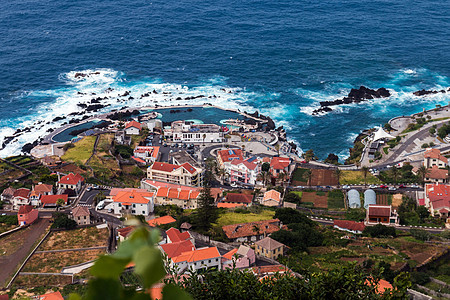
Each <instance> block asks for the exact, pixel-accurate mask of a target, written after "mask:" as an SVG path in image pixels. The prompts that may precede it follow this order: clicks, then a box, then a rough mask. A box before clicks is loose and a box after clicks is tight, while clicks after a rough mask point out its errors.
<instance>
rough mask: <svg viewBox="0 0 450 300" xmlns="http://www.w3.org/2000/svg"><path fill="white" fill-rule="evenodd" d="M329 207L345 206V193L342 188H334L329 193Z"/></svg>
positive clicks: (338, 207)
mask: <svg viewBox="0 0 450 300" xmlns="http://www.w3.org/2000/svg"><path fill="white" fill-rule="evenodd" d="M327 200H328V208H329V209H340V208H345V204H344V194H343V193H342V191H341V190H333V191H330V192H329V193H328V199H327Z"/></svg>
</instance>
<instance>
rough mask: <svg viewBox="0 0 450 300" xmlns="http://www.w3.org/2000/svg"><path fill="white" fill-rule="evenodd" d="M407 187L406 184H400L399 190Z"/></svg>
mask: <svg viewBox="0 0 450 300" xmlns="http://www.w3.org/2000/svg"><path fill="white" fill-rule="evenodd" d="M405 187H406V186H405V185H404V184H400V185H399V186H398V188H399V189H404V188H405Z"/></svg>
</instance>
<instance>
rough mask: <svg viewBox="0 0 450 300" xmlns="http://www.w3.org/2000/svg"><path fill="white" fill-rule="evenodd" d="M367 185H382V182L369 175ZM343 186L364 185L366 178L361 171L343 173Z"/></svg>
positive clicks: (341, 180)
mask: <svg viewBox="0 0 450 300" xmlns="http://www.w3.org/2000/svg"><path fill="white" fill-rule="evenodd" d="M366 179H367V184H380V183H381V180H380V179H378V178H377V177H375V176H373V175H372V174H370V172H369V173H368V174H367V178H366ZM340 183H341V184H364V177H363V173H362V172H361V171H342V173H341V179H340Z"/></svg>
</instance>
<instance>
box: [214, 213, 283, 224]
mask: <svg viewBox="0 0 450 300" xmlns="http://www.w3.org/2000/svg"><path fill="white" fill-rule="evenodd" d="M274 215H275V212H274V211H270V210H263V211H262V212H261V213H259V214H255V213H248V214H243V213H235V212H226V213H224V214H222V215H221V216H220V217H219V219H218V220H217V224H218V225H219V226H221V227H222V226H225V225H231V224H239V223H248V222H256V221H263V220H270V219H273V216H274Z"/></svg>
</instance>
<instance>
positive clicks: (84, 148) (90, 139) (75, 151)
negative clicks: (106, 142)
mask: <svg viewBox="0 0 450 300" xmlns="http://www.w3.org/2000/svg"><path fill="white" fill-rule="evenodd" d="M94 143H95V136H87V137H84V138H83V139H82V140H81V141H78V142H76V143H75V144H74V145H75V147H73V148H70V149H69V150H67V151H66V153H65V154H64V155H63V156H62V157H61V158H62V159H63V160H65V161H71V162H75V163H80V164H84V163H86V161H87V160H88V158H89V157H90V156H91V155H92V150H93V149H94Z"/></svg>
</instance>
